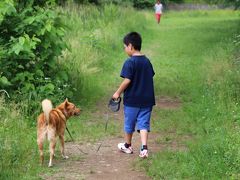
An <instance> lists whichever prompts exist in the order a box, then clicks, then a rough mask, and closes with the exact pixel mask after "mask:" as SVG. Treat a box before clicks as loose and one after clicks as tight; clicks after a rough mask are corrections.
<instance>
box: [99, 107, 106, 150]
mask: <svg viewBox="0 0 240 180" xmlns="http://www.w3.org/2000/svg"><path fill="white" fill-rule="evenodd" d="M108 120H109V116H108V112H107V115H106V122H105V129H104V133H106V132H107V127H108ZM102 144H103V142H101V143H100V145H99V146H98V148H97V152H98V151H99V150H100V148H101V146H102Z"/></svg>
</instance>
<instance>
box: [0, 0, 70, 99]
mask: <svg viewBox="0 0 240 180" xmlns="http://www.w3.org/2000/svg"><path fill="white" fill-rule="evenodd" d="M52 5H54V1H34V0H31V1H27V2H23V1H13V0H3V1H1V2H0V59H1V60H0V89H5V90H7V91H8V92H10V94H12V95H16V94H17V93H18V94H20V95H21V96H20V97H23V98H24V97H25V98H26V96H27V97H28V98H29V96H30V94H31V98H35V99H36V98H43V97H46V96H53V95H54V94H58V96H59V95H62V96H64V95H67V96H71V92H69V93H67V88H68V87H69V86H70V84H69V83H68V75H67V73H66V72H65V71H64V67H62V66H60V64H59V60H58V57H59V56H60V55H61V53H62V50H64V49H66V47H67V46H66V44H65V42H64V41H63V37H64V35H65V29H64V25H63V24H62V23H61V18H60V17H59V15H58V14H57V13H56V12H55V11H53V10H52V7H53V6H52ZM18 98H19V96H18ZM18 100H19V99H18Z"/></svg>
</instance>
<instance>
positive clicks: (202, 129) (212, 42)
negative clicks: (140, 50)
mask: <svg viewBox="0 0 240 180" xmlns="http://www.w3.org/2000/svg"><path fill="white" fill-rule="evenodd" d="M165 18H166V19H165V21H163V23H162V27H161V30H160V32H161V33H159V32H157V33H159V35H156V36H157V37H158V39H159V42H158V43H156V46H157V48H159V51H160V53H155V54H154V55H153V57H154V58H153V59H154V65H155V68H156V67H157V69H159V70H160V71H159V72H158V73H157V76H156V79H157V83H156V84H157V87H156V89H157V91H158V93H159V94H160V95H170V96H177V97H179V98H181V99H182V102H183V105H182V108H181V109H179V110H176V111H171V112H170V113H169V111H167V110H160V111H158V112H156V113H157V114H158V119H160V121H154V129H155V131H159V130H161V131H163V130H165V131H166V134H167V132H168V131H175V132H176V133H177V134H178V135H179V136H180V135H181V134H188V135H189V136H190V137H192V142H191V143H190V142H188V146H187V147H188V151H186V152H171V151H167V150H166V151H164V152H162V153H158V154H156V155H154V156H153V157H152V159H150V160H149V161H148V162H143V167H145V169H146V171H147V172H148V174H149V175H150V176H151V177H153V178H154V179H221V178H223V179H225V178H233V179H237V178H239V170H240V166H239V158H240V156H239V150H238V148H237V147H239V145H240V144H239V137H240V136H239V135H238V133H237V132H238V130H239V118H238V117H239V114H240V109H239V97H240V95H239V84H240V78H239V77H240V76H239V70H238V69H239V65H236V63H235V59H236V57H235V56H233V54H234V51H235V48H236V47H234V45H233V41H234V39H233V37H234V36H235V35H236V34H239V33H240V31H239V30H240V29H239V27H240V26H239V12H233V11H193V12H191V11H190V12H179V13H173V12H172V13H171V12H170V13H168V14H167V15H166V17H165ZM157 33H156V34H157ZM238 53H239V51H238ZM238 56H239V54H238ZM156 60H158V61H159V63H156ZM163 139H164V138H163ZM161 143H164V142H161ZM149 164H150V166H149Z"/></svg>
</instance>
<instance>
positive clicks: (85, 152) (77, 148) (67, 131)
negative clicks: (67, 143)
mask: <svg viewBox="0 0 240 180" xmlns="http://www.w3.org/2000/svg"><path fill="white" fill-rule="evenodd" d="M66 130H67V132H68V134H69V136H70V137H71V139H72V141H73V142H74V139H73V137H72V135H71V133H70V131H69V130H68V127H67V125H66ZM76 148H77V149H78V150H79V151H80V152H82V153H83V154H88V153H86V152H84V151H83V150H81V149H80V148H79V147H78V146H76Z"/></svg>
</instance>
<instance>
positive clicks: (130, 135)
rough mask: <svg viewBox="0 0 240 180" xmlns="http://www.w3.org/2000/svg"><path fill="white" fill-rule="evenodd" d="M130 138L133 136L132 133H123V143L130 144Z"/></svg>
mask: <svg viewBox="0 0 240 180" xmlns="http://www.w3.org/2000/svg"><path fill="white" fill-rule="evenodd" d="M132 136H133V133H131V134H129V133H126V132H125V141H126V143H127V144H130V145H131V144H132Z"/></svg>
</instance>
